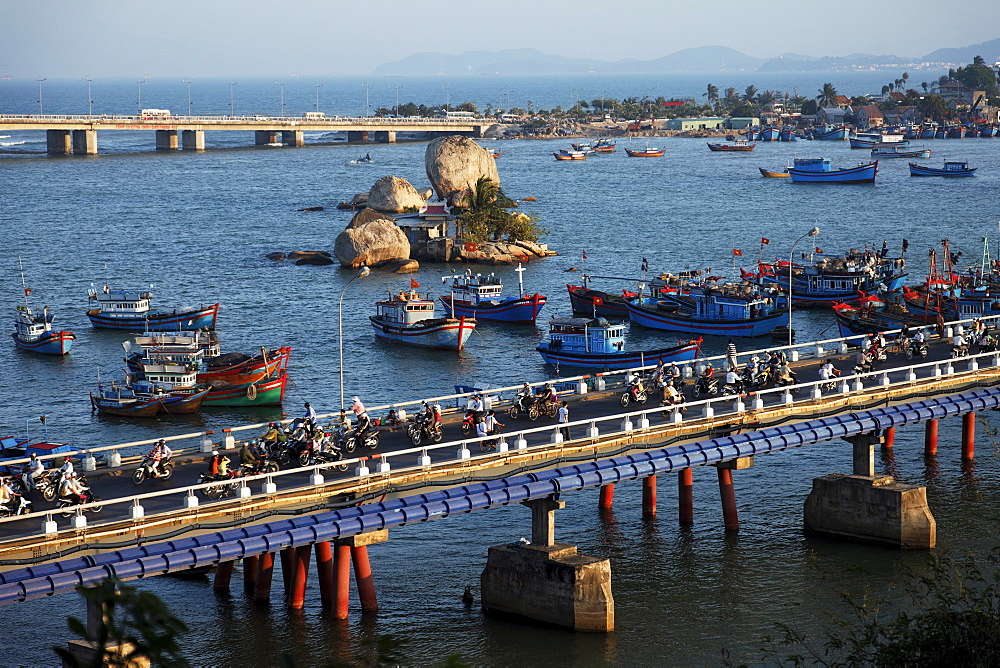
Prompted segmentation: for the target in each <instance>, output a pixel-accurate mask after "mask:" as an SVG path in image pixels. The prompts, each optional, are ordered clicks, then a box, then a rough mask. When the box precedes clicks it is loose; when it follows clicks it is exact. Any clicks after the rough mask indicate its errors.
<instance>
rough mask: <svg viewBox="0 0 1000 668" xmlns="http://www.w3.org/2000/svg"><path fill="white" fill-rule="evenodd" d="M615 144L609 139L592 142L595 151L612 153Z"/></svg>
mask: <svg viewBox="0 0 1000 668" xmlns="http://www.w3.org/2000/svg"><path fill="white" fill-rule="evenodd" d="M616 146H617V144H616V143H615V142H613V141H611V140H610V139H598V140H597V141H596V142H595V143H594V152H595V153H614V152H615V147H616Z"/></svg>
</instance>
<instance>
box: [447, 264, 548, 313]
mask: <svg viewBox="0 0 1000 668" xmlns="http://www.w3.org/2000/svg"><path fill="white" fill-rule="evenodd" d="M514 271H516V272H518V274H517V278H518V288H519V290H518V295H519V296H518V297H509V296H508V297H504V296H503V281H502V279H501V278H500V277H499V276H497V275H496V274H489V275H488V276H483V275H482V274H475V275H473V274H472V272H471V271H466V272H465V273H464V274H456V275H453V276H444V277H442V278H441V282H442V283H445V284H447V283H448V281H449V280H450V281H451V294H450V295H444V296H442V297H441V302H442V303H443V304H444V306H445V308H446V309H448V310H450V312H451V315H452V317H453V318H454V317H455V316H456V315H463V316H466V317H468V318H482V319H484V320H502V321H504V322H534V321H535V319H536V318H538V313H539V311H541V310H542V307H543V306H545V297H544V296H543V295H540V294H538V293H537V292H536V293H534V294H528V293H526V292H525V291H524V282H523V280H522V273H523V272H524V271H526V270H525V269H524V267H523V266H522V265H520V264H518V265H517V269H515V270H514Z"/></svg>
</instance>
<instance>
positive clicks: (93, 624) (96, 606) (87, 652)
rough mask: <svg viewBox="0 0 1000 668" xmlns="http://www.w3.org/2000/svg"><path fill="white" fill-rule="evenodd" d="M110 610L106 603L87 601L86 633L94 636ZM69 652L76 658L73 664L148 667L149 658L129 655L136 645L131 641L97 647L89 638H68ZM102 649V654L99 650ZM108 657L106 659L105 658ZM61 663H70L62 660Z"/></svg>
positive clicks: (105, 621) (106, 621) (104, 622)
mask: <svg viewBox="0 0 1000 668" xmlns="http://www.w3.org/2000/svg"><path fill="white" fill-rule="evenodd" d="M109 615H110V610H109V609H108V606H107V604H102V603H92V602H89V601H88V602H87V634H88V635H89V636H90V637H91V638H95V637H97V636H98V634H99V633H100V632H101V627H102V626H106V625H107V624H108V621H109ZM68 645H69V647H68V649H69V652H70V654H72V655H73V658H75V659H76V660H77V663H76V664H74V665H81V666H94V665H99V666H108V665H122V666H129V667H130V668H148V666H149V665H150V662H149V659H147V658H145V657H142V658H131V657H130V656H129V655H130V654H132V652H134V651H135V649H136V647H135V645H133V644H132V643H129V642H126V643H122V644H121V645H110V644H109V645H107V646H106V647H103V648H101V647H99V646H98V644H97V643H95V642H92V641H89V640H70V641H69V643H68ZM102 649H103V651H104V654H100V655H99V652H100V651H101V650H102ZM105 659H108V660H105ZM62 665H64V666H65V665H70V664H69V663H67V662H63V664H62Z"/></svg>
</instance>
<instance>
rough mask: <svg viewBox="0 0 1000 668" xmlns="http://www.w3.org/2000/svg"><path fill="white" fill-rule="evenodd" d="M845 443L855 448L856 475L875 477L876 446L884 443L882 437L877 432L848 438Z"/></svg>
mask: <svg viewBox="0 0 1000 668" xmlns="http://www.w3.org/2000/svg"><path fill="white" fill-rule="evenodd" d="M844 440H845V441H847V442H848V443H850V444H851V445H852V446H853V447H854V475H860V476H867V477H872V476H874V475H875V444H876V443H882V435H881V434H877V433H875V432H872V433H869V434H858V435H856V436H847V437H845V438H844Z"/></svg>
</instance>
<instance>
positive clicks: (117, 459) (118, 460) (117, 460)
mask: <svg viewBox="0 0 1000 668" xmlns="http://www.w3.org/2000/svg"><path fill="white" fill-rule="evenodd" d="M121 465H122V453H120V452H118V451H117V450H112V451H111V452H109V453H108V467H109V468H113V469H116V468H118V467H119V466H121Z"/></svg>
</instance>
